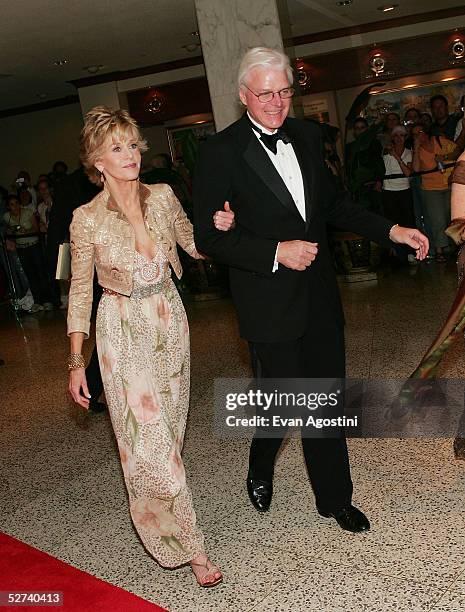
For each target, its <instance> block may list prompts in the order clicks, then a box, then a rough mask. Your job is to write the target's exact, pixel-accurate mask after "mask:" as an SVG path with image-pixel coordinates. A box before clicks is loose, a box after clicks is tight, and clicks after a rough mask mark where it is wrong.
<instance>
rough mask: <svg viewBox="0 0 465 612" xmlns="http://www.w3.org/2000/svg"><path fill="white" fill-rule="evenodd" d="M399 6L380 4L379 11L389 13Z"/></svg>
mask: <svg viewBox="0 0 465 612" xmlns="http://www.w3.org/2000/svg"><path fill="white" fill-rule="evenodd" d="M398 6H399V5H398V4H386V5H385V6H378V11H382V12H383V13H389V12H390V11H395V10H396V8H397V7H398Z"/></svg>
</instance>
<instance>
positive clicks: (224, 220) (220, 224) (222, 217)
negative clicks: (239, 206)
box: [213, 201, 236, 232]
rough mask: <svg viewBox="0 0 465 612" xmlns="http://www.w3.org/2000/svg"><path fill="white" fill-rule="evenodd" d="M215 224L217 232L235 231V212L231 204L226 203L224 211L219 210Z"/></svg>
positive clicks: (215, 217)
mask: <svg viewBox="0 0 465 612" xmlns="http://www.w3.org/2000/svg"><path fill="white" fill-rule="evenodd" d="M213 223H214V224H215V227H216V229H217V230H221V231H223V232H227V231H229V230H230V229H234V228H235V226H236V222H235V221H234V212H233V211H232V210H231V206H230V205H229V202H227V201H226V202H225V203H224V210H217V211H216V213H215V214H214V215H213Z"/></svg>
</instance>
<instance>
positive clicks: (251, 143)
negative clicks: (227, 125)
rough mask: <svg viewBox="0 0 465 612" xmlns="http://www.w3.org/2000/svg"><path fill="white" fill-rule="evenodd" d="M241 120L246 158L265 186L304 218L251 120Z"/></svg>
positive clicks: (287, 206) (292, 210)
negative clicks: (253, 127) (260, 140)
mask: <svg viewBox="0 0 465 612" xmlns="http://www.w3.org/2000/svg"><path fill="white" fill-rule="evenodd" d="M241 122H242V125H241V135H240V136H241V137H240V141H241V143H240V144H241V148H242V151H243V153H242V155H243V157H244V160H245V161H246V162H247V164H248V165H249V166H250V167H251V168H252V170H253V171H254V172H255V173H256V174H257V176H258V177H259V178H260V179H261V181H262V182H263V184H264V186H265V187H266V188H267V189H269V190H271V192H272V193H273V195H274V196H275V198H277V199H278V200H279V201H280V203H281V204H282V205H283V206H285V207H286V208H288V209H289V210H290V211H291V212H293V213H294V214H295V215H297V216H298V217H299V218H300V219H302V217H301V216H300V213H299V211H298V210H297V207H296V205H295V203H294V200H293V198H292V195H291V194H290V192H289V190H288V188H287V187H286V184H285V183H284V181H283V179H282V178H281V177H280V175H279V172H278V171H277V170H276V168H275V167H274V166H273V163H272V162H271V160H270V158H269V157H268V154H267V153H266V151H265V150H264V149H263V147H262V145H261V144H260V143H259V142H258V138H257V137H256V136H255V134H254V133H253V131H252V128H251V127H250V123H249V120H248V119H247V118H246V117H244V118H243V119H242V120H241Z"/></svg>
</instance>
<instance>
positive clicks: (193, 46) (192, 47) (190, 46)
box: [182, 42, 200, 53]
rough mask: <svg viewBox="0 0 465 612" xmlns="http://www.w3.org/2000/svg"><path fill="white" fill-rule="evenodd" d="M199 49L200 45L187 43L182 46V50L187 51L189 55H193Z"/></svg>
mask: <svg viewBox="0 0 465 612" xmlns="http://www.w3.org/2000/svg"><path fill="white" fill-rule="evenodd" d="M199 47H200V43H195V42H193V43H189V44H188V45H182V48H183V49H185V50H186V51H188V52H189V53H194V51H197V49H198V48H199Z"/></svg>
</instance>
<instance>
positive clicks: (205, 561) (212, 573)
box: [190, 555, 223, 588]
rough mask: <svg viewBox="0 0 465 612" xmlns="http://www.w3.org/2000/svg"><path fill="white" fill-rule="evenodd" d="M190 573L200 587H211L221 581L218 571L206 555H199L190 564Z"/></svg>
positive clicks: (221, 577) (220, 574)
mask: <svg viewBox="0 0 465 612" xmlns="http://www.w3.org/2000/svg"><path fill="white" fill-rule="evenodd" d="M190 564H191V567H192V571H193V572H194V575H195V577H196V579H197V582H198V584H199V585H200V586H201V587H207V588H208V587H213V586H216V585H217V584H219V583H220V582H221V581H222V580H223V575H222V573H221V572H220V570H219V569H218V568H217V567H216V566H215V565H213V563H212V562H211V561H210V559H209V558H208V557H207V555H199V556H198V557H195V559H192V561H191V562H190Z"/></svg>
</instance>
